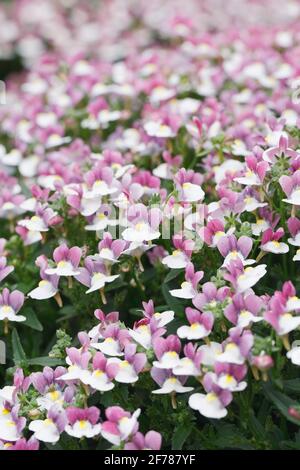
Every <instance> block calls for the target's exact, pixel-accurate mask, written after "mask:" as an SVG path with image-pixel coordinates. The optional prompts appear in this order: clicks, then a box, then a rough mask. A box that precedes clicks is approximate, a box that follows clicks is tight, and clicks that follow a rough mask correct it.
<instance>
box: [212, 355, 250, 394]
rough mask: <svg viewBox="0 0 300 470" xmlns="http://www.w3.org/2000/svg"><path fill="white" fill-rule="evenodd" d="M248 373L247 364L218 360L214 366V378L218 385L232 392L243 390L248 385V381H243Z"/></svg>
mask: <svg viewBox="0 0 300 470" xmlns="http://www.w3.org/2000/svg"><path fill="white" fill-rule="evenodd" d="M246 373H247V366H246V365H235V364H226V363H218V362H217V363H216V364H215V366H214V375H213V376H212V378H213V380H214V382H215V383H216V385H218V386H219V387H220V388H222V389H224V390H230V392H241V391H243V390H244V389H245V388H246V387H247V383H246V382H243V381H242V379H243V378H244V377H245V375H246Z"/></svg>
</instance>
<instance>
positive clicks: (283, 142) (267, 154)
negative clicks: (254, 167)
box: [263, 135, 299, 163]
mask: <svg viewBox="0 0 300 470" xmlns="http://www.w3.org/2000/svg"><path fill="white" fill-rule="evenodd" d="M282 155H284V156H285V157H290V158H293V159H295V158H297V157H299V153H298V152H296V151H295V150H293V149H291V148H290V147H289V146H288V139H287V138H286V137H285V136H284V135H281V136H280V139H279V144H278V146H274V147H271V148H269V149H267V150H265V151H264V153H263V159H264V160H265V161H266V162H269V163H275V162H276V157H281V156H282Z"/></svg>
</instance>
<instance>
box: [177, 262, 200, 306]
mask: <svg viewBox="0 0 300 470" xmlns="http://www.w3.org/2000/svg"><path fill="white" fill-rule="evenodd" d="M203 276H204V272H203V271H197V272H195V268H194V265H193V263H189V264H188V265H187V266H186V268H185V281H184V282H183V283H182V284H181V288H180V289H173V290H170V294H171V295H173V297H179V298H180V299H193V298H194V297H195V296H196V295H197V286H198V283H199V282H200V281H201V279H202V278H203Z"/></svg>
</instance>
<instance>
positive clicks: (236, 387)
mask: <svg viewBox="0 0 300 470" xmlns="http://www.w3.org/2000/svg"><path fill="white" fill-rule="evenodd" d="M212 377H213V380H214V382H215V383H216V384H217V385H218V386H219V387H220V388H223V389H224V390H229V391H230V392H242V391H243V390H245V388H246V387H247V382H238V381H237V380H236V379H235V378H234V377H233V375H230V374H225V373H224V374H221V375H220V376H219V377H218V376H217V375H216V374H213V376H212Z"/></svg>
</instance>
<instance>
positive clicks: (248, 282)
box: [224, 259, 266, 294]
mask: <svg viewBox="0 0 300 470" xmlns="http://www.w3.org/2000/svg"><path fill="white" fill-rule="evenodd" d="M227 271H228V273H225V274H224V278H225V279H226V280H227V281H229V282H231V284H232V285H233V286H234V287H235V289H236V292H237V293H238V294H240V293H242V292H245V291H247V290H248V289H250V288H251V287H253V286H254V285H255V284H256V283H257V282H258V281H259V280H260V279H261V278H262V277H263V276H264V275H265V274H266V264H260V265H258V266H255V267H252V266H248V267H247V268H244V266H243V264H242V262H241V261H240V260H238V259H237V260H235V261H230V263H229V265H228V266H227Z"/></svg>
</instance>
